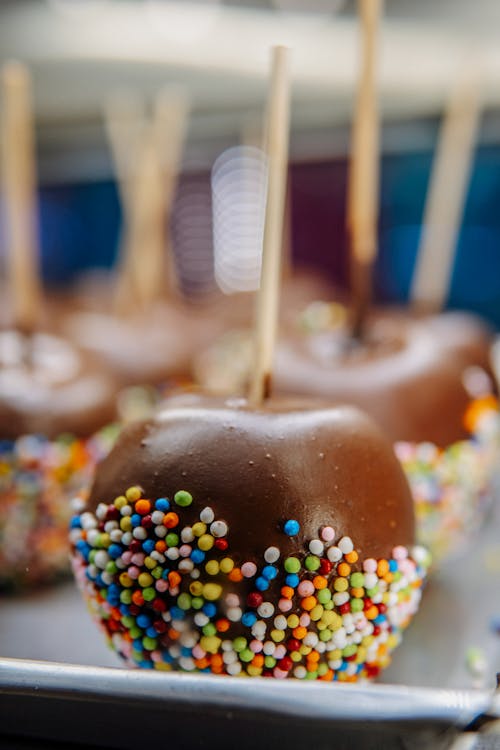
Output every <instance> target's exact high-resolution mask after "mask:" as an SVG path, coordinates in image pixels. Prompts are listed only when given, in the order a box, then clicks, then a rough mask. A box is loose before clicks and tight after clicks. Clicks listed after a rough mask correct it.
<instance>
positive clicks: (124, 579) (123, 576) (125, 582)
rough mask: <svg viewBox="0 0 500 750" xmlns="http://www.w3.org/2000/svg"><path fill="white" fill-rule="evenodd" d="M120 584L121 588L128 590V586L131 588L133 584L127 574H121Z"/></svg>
mask: <svg viewBox="0 0 500 750" xmlns="http://www.w3.org/2000/svg"><path fill="white" fill-rule="evenodd" d="M120 583H121V585H122V586H125V587H126V588H130V586H132V585H133V583H134V582H133V581H132V579H131V577H130V576H129V574H128V573H121V574H120Z"/></svg>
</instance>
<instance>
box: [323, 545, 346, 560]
mask: <svg viewBox="0 0 500 750" xmlns="http://www.w3.org/2000/svg"><path fill="white" fill-rule="evenodd" d="M326 556H327V557H328V559H329V560H330V562H338V561H339V560H340V559H341V558H342V552H341V550H340V549H339V548H338V547H336V546H335V545H334V546H333V547H329V548H328V551H327V553H326Z"/></svg>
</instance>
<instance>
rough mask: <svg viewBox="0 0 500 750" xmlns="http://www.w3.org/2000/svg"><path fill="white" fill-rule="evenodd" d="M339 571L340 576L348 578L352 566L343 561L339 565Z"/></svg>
mask: <svg viewBox="0 0 500 750" xmlns="http://www.w3.org/2000/svg"><path fill="white" fill-rule="evenodd" d="M337 572H338V574H339V576H342V578H347V576H348V575H350V573H351V566H350V565H348V564H347V563H344V562H342V563H340V565H338V567H337Z"/></svg>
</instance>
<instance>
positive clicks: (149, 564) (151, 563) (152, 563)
mask: <svg viewBox="0 0 500 750" xmlns="http://www.w3.org/2000/svg"><path fill="white" fill-rule="evenodd" d="M144 565H145V566H146V568H149V569H150V570H153V568H156V565H157V562H156V560H155V559H154V558H153V557H149V555H148V556H147V557H145V558H144Z"/></svg>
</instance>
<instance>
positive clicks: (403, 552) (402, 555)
mask: <svg viewBox="0 0 500 750" xmlns="http://www.w3.org/2000/svg"><path fill="white" fill-rule="evenodd" d="M392 556H393V558H394V559H395V560H406V558H407V557H408V550H407V549H406V547H403V546H401V545H400V544H399V545H398V546H397V547H394V549H393V550H392Z"/></svg>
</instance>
